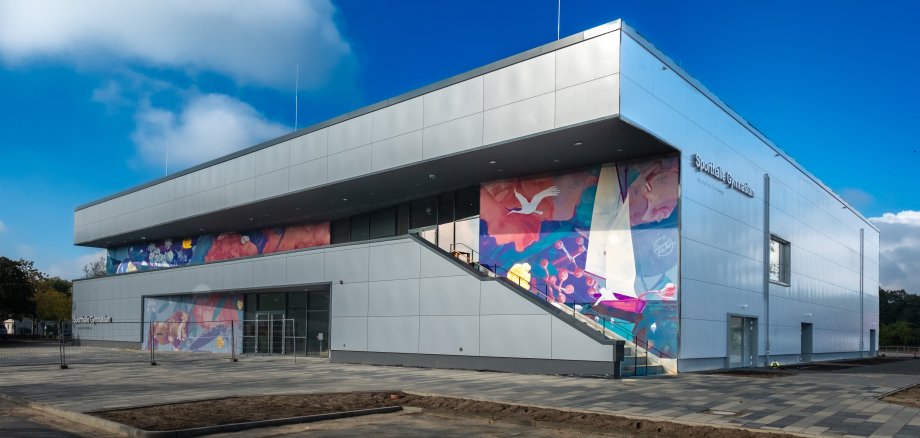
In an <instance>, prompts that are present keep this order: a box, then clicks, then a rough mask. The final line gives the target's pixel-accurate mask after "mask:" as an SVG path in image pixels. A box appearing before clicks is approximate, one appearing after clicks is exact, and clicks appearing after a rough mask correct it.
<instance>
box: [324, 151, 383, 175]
mask: <svg viewBox="0 0 920 438" xmlns="http://www.w3.org/2000/svg"><path fill="white" fill-rule="evenodd" d="M371 156H372V150H371V145H366V146H362V147H359V148H357V149H350V150H347V151H345V152H341V153H337V154H335V155H330V156H329V158H327V160H328V167H329V169H328V171H327V172H328V178H329V182H334V181H341V180H343V179H349V178H354V177H356V176H361V175H364V174H367V173H370V172H371V168H372V163H371Z"/></svg>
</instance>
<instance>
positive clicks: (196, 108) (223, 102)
mask: <svg viewBox="0 0 920 438" xmlns="http://www.w3.org/2000/svg"><path fill="white" fill-rule="evenodd" d="M136 119H137V120H136V121H137V127H136V129H135V131H134V133H133V134H132V139H133V140H134V143H135V145H136V146H137V149H138V153H139V154H140V156H141V158H142V159H143V160H144V161H145V162H146V163H148V164H151V165H163V163H164V162H165V157H166V148H167V144H168V147H169V169H170V172H173V171H174V170H179V169H183V168H187V167H191V166H194V165H196V164H199V163H202V162H204V161H207V160H210V159H214V158H217V157H220V156H223V155H226V154H229V153H232V152H235V151H237V150H239V149H242V148H244V147H248V146H252V145H255V144H257V143H260V142H262V141H265V140H268V139H271V138H274V137H277V136H279V135H282V134H284V133H285V132H287V131H290V129H289V128H287V127H284V126H282V125H280V124H277V123H274V122H271V121H269V120H267V119H266V118H265V117H263V116H262V115H261V114H259V112H258V111H256V110H255V109H254V108H253V107H251V106H249V105H247V104H246V103H243V102H241V101H239V100H236V99H234V98H232V97H230V96H225V95H222V94H204V95H198V96H194V97H192V98H191V99H190V100H189V101H188V102H187V103H186V105H185V107H184V108H183V109H182V110H181V112H180V113H179V114H175V113H173V112H171V111H167V110H163V109H159V108H153V107H150V106H149V105H146V107H144V108H142V109H141V110H139V111H138V113H137V115H136Z"/></svg>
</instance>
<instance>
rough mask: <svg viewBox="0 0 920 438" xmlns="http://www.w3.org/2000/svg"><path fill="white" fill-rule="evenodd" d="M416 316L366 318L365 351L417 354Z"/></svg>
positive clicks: (417, 326)
mask: <svg viewBox="0 0 920 438" xmlns="http://www.w3.org/2000/svg"><path fill="white" fill-rule="evenodd" d="M418 328H419V317H418V316H371V317H368V318H367V350H368V351H386V352H390V353H418Z"/></svg>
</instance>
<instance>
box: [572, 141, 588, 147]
mask: <svg viewBox="0 0 920 438" xmlns="http://www.w3.org/2000/svg"><path fill="white" fill-rule="evenodd" d="M583 144H585V143H584V142H582V141H575V142H573V143H572V146H581V145H583Z"/></svg>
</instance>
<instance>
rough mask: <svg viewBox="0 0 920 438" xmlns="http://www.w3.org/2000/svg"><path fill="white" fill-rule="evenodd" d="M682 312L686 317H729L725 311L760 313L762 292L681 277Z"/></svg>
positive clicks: (715, 319)
mask: <svg viewBox="0 0 920 438" xmlns="http://www.w3.org/2000/svg"><path fill="white" fill-rule="evenodd" d="M680 290H681V295H680V297H681V309H680V312H681V316H682V317H683V318H688V319H700V320H711V321H721V322H726V321H728V320H727V318H728V314H730V313H732V314H736V315H762V314H763V308H764V306H763V293H761V292H760V291H757V292H753V291H745V290H739V289H735V288H731V287H728V286H722V285H719V284H713V283H710V282H705V281H698V280H691V279H689V278H684V279H683V280H682V282H681V289H680Z"/></svg>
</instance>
